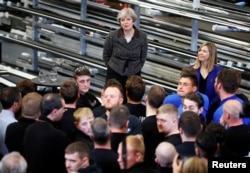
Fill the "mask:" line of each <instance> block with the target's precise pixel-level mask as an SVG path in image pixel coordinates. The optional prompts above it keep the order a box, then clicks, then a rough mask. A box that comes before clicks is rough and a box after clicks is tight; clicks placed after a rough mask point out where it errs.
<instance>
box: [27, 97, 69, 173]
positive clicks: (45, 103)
mask: <svg viewBox="0 0 250 173" xmlns="http://www.w3.org/2000/svg"><path fill="white" fill-rule="evenodd" d="M64 105H65V103H64V100H63V99H62V98H61V97H60V96H59V95H58V94H54V93H48V94H45V95H44V96H43V98H42V103H41V117H40V120H39V121H36V122H35V123H33V124H32V125H30V126H29V127H28V128H27V129H26V132H25V135H24V140H23V152H24V157H25V159H26V160H27V162H28V165H29V166H28V170H27V173H55V172H60V173H66V172H67V171H66V168H65V165H64V150H65V148H66V146H67V145H68V144H69V143H70V140H69V139H68V137H67V136H66V135H65V134H64V133H63V132H62V131H60V130H58V129H56V128H55V127H54V126H53V123H55V122H57V121H60V120H61V118H62V116H63V113H64V111H65V108H64Z"/></svg>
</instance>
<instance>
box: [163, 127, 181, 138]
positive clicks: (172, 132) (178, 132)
mask: <svg viewBox="0 0 250 173" xmlns="http://www.w3.org/2000/svg"><path fill="white" fill-rule="evenodd" d="M175 134H180V131H179V130H178V129H174V130H173V131H171V132H170V133H168V134H167V135H166V137H168V136H171V135H175Z"/></svg>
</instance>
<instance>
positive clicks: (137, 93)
mask: <svg viewBox="0 0 250 173" xmlns="http://www.w3.org/2000/svg"><path fill="white" fill-rule="evenodd" d="M145 89H146V84H145V82H144V81H143V79H142V77H141V76H139V75H132V76H130V77H129V78H128V79H127V81H126V91H127V95H128V97H129V98H130V99H131V100H133V101H141V100H142V97H143V95H144V94H145Z"/></svg>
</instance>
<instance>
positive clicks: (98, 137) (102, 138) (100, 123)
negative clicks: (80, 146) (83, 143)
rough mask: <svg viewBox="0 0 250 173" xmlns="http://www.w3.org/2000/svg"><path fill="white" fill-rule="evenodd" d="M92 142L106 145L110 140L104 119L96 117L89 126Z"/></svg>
mask: <svg viewBox="0 0 250 173" xmlns="http://www.w3.org/2000/svg"><path fill="white" fill-rule="evenodd" d="M91 131H92V135H93V141H94V142H96V143H97V144H100V145H103V144H106V143H107V141H108V140H109V139H110V129H109V126H108V123H107V121H106V120H105V119H103V118H100V117H97V118H96V119H95V120H94V121H93V122H92V124H91Z"/></svg>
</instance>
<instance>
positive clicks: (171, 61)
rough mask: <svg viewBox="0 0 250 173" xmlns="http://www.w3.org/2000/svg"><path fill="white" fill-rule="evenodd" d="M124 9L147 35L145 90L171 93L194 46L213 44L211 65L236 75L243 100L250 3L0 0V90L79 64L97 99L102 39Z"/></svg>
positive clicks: (67, 73)
mask: <svg viewBox="0 0 250 173" xmlns="http://www.w3.org/2000/svg"><path fill="white" fill-rule="evenodd" d="M125 6H130V7H131V8H133V9H135V11H136V12H137V15H138V16H139V20H137V22H136V23H135V25H136V26H138V27H139V28H140V29H142V30H143V31H145V32H146V33H147V35H148V55H147V60H146V62H145V65H144V67H143V69H142V77H143V79H144V80H145V81H146V84H147V86H151V85H154V84H157V85H161V86H163V87H164V89H165V90H166V92H167V93H173V92H175V91H176V87H177V83H178V79H179V74H180V70H181V68H182V67H185V66H189V65H191V64H192V63H193V62H194V61H195V59H196V57H197V56H196V55H197V50H198V48H199V45H201V44H202V43H204V42H213V43H215V44H216V46H217V50H218V60H219V61H218V63H219V64H220V65H222V66H225V67H228V68H234V69H237V70H239V71H240V72H241V74H242V81H241V87H240V90H241V92H243V93H244V94H246V95H247V96H248V97H249V98H250V90H249V89H250V72H249V71H250V61H249V59H250V5H249V2H248V1H245V2H242V1H241V2H237V1H233V0H232V1H226V0H225V1H223V0H200V1H189V0H176V1H174V0H141V1H140V0H126V1H125V0H120V1H118V0H109V1H108V0H107V1H105V0H103V1H101V0H100V1H90V0H89V1H87V0H19V1H16V0H12V1H3V0H1V1H0V9H1V10H0V11H1V12H0V13H1V15H0V44H1V51H0V52H1V54H0V55H1V59H0V60H1V65H0V73H1V76H0V87H5V86H12V85H15V83H17V82H18V81H19V80H21V79H23V78H27V79H33V78H36V77H37V76H38V73H39V72H40V71H45V72H49V71H50V70H51V69H56V70H57V72H58V74H59V75H60V76H63V77H72V74H73V70H74V68H75V67H76V66H78V65H86V66H88V67H89V68H90V69H91V72H92V74H93V79H92V83H91V92H93V93H94V94H96V95H97V96H99V95H100V92H101V89H102V87H103V86H104V82H105V74H106V69H107V68H106V66H105V64H104V62H103V59H102V51H103V44H104V40H105V37H106V36H107V35H108V33H109V32H110V31H111V30H115V29H117V28H119V27H120V26H119V23H118V22H117V20H116V17H117V13H118V11H119V10H120V9H122V8H124V7H125ZM39 89H41V90H44V91H50V89H51V88H50V87H44V86H43V87H42V86H40V87H39Z"/></svg>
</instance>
